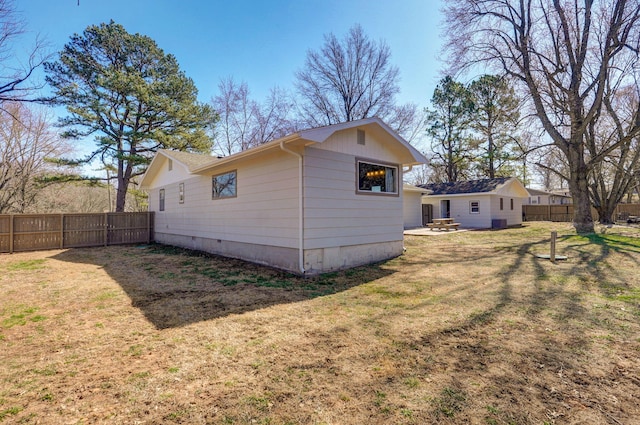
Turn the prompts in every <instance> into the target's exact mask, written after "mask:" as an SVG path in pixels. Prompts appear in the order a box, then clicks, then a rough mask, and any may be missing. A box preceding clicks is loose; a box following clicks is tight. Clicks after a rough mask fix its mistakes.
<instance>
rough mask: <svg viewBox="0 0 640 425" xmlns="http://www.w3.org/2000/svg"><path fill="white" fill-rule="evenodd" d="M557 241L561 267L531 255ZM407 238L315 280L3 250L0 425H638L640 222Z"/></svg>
mask: <svg viewBox="0 0 640 425" xmlns="http://www.w3.org/2000/svg"><path fill="white" fill-rule="evenodd" d="M551 230H556V231H557V232H558V248H557V252H558V254H559V255H566V256H567V257H568V259H567V260H566V261H561V262H557V263H555V264H554V263H551V262H550V261H548V260H544V259H540V258H537V257H536V255H535V254H544V253H548V252H549V235H550V231H551ZM405 246H406V253H405V254H404V255H402V256H401V257H398V258H396V259H393V260H390V261H386V262H383V263H379V264H376V265H372V266H367V267H360V268H356V269H352V270H348V271H343V272H338V273H330V274H327V275H323V276H320V277H317V278H310V279H302V278H297V277H294V276H291V275H288V274H285V273H281V272H278V271H275V270H272V269H269V268H264V267H260V266H256V265H251V264H248V263H244V262H240V261H235V260H228V259H223V258H219V257H210V256H204V255H198V254H197V253H192V252H187V251H183V250H178V249H173V248H168V247H162V246H156V245H150V246H126V247H117V246H116V247H113V246H112V247H105V248H90V249H74V250H58V251H46V252H35V253H20V254H12V255H0V294H1V297H0V423H1V424H4V423H11V424H13V423H24V424H35V423H39V424H93V423H108V424H120V423H122V424H125V423H126V424H136V423H137V424H145V423H146V424H157V423H168V424H172V423H183V424H429V423H444V424H448V423H451V424H458V423H474V424H539V425H543V424H578V423H580V424H587V423H588V424H634V423H636V424H637V423H640V419H638V418H640V403H639V402H638V394H640V273H639V272H638V270H640V230H638V229H634V228H630V227H614V228H603V229H599V230H598V233H597V234H593V235H588V236H577V235H575V233H574V232H573V231H572V228H571V227H570V226H569V225H567V224H559V223H558V224H551V223H528V224H526V225H525V226H524V227H522V228H517V229H507V230H501V231H473V232H471V231H470V232H451V233H450V234H447V235H443V236H437V237H429V236H411V237H407V238H406V240H405Z"/></svg>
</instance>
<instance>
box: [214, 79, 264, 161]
mask: <svg viewBox="0 0 640 425" xmlns="http://www.w3.org/2000/svg"><path fill="white" fill-rule="evenodd" d="M218 91H219V93H218V95H216V96H215V97H214V98H213V99H212V100H211V104H212V106H213V109H214V110H215V111H216V112H217V113H218V115H219V116H220V121H219V122H218V127H217V128H216V134H215V136H214V144H215V147H214V149H215V150H216V151H217V153H219V154H221V155H231V154H232V153H235V152H240V151H243V150H246V149H249V148H250V147H251V144H252V137H253V135H252V131H253V130H252V127H253V126H254V124H253V123H254V121H255V120H256V117H255V116H254V113H255V111H256V105H255V102H254V101H253V100H251V99H250V98H249V87H248V86H247V83H245V82H242V83H240V84H237V83H236V82H235V81H234V80H233V77H228V78H226V79H223V80H220V82H219V83H218Z"/></svg>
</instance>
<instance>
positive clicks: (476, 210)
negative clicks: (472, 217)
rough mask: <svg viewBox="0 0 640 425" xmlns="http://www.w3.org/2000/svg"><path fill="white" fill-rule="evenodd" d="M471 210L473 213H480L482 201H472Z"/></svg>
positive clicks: (470, 203)
mask: <svg viewBox="0 0 640 425" xmlns="http://www.w3.org/2000/svg"><path fill="white" fill-rule="evenodd" d="M469 212H470V213H471V214H480V201H470V202H469Z"/></svg>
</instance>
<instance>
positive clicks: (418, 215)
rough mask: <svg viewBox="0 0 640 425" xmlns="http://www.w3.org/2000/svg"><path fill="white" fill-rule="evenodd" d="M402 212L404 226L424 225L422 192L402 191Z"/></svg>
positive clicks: (406, 227)
mask: <svg viewBox="0 0 640 425" xmlns="http://www.w3.org/2000/svg"><path fill="white" fill-rule="evenodd" d="M402 196H403V198H404V199H403V201H402V213H403V221H404V228H405V229H408V228H411V227H420V226H422V205H421V202H422V194H421V193H420V192H409V191H402Z"/></svg>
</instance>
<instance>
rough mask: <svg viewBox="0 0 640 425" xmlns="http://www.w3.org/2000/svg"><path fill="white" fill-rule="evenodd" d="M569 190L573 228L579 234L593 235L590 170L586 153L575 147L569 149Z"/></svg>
mask: <svg viewBox="0 0 640 425" xmlns="http://www.w3.org/2000/svg"><path fill="white" fill-rule="evenodd" d="M568 156H569V164H570V170H571V171H570V174H569V190H570V191H571V196H572V197H573V227H574V228H575V229H576V232H578V233H593V232H594V226H593V216H592V215H591V198H590V196H589V181H588V179H587V177H588V168H587V165H586V164H585V161H584V152H583V151H581V150H580V149H579V148H578V149H576V147H575V146H570V147H569V155H568Z"/></svg>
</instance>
